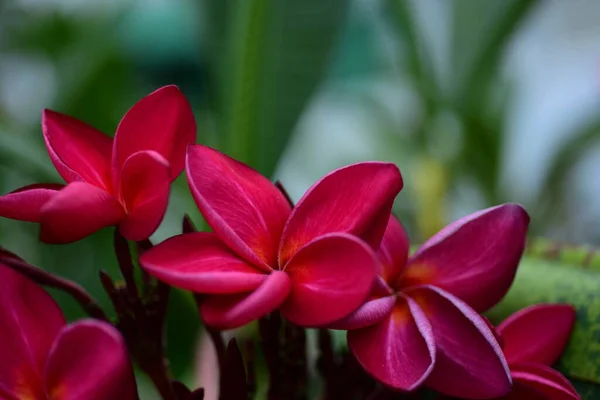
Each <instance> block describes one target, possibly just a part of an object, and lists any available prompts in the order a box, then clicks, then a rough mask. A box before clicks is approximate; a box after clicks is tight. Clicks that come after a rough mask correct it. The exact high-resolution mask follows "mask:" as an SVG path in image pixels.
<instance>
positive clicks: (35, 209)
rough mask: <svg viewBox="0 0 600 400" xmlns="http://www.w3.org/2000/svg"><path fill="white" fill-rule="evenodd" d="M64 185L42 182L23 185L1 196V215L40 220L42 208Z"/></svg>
mask: <svg viewBox="0 0 600 400" xmlns="http://www.w3.org/2000/svg"><path fill="white" fill-rule="evenodd" d="M63 187H64V185H57V184H52V183H42V184H35V185H29V186H25V187H22V188H21V189H17V190H15V191H13V192H10V193H8V194H5V195H4V196H0V216H2V217H5V218H10V219H18V220H19V221H28V222H40V210H41V208H42V206H43V205H44V204H46V203H47V202H48V201H50V199H51V198H52V197H53V196H54V195H56V194H57V193H58V191H59V190H60V189H62V188H63Z"/></svg>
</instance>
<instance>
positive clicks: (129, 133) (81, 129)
mask: <svg viewBox="0 0 600 400" xmlns="http://www.w3.org/2000/svg"><path fill="white" fill-rule="evenodd" d="M42 130H43V133H44V140H45V142H46V147H47V148H48V153H49V154H50V159H51V160H52V163H53V164H54V166H55V167H56V170H57V171H58V173H59V174H60V175H61V176H62V177H63V178H64V180H65V181H66V182H67V185H66V186H63V185H57V184H36V185H30V186H26V187H23V188H21V189H18V190H16V191H14V192H12V193H9V194H7V195H5V196H2V197H0V216H3V217H6V218H12V219H18V220H21V221H30V222H38V223H39V224H40V226H41V233H40V236H41V239H42V240H43V241H45V242H48V243H68V242H73V241H76V240H79V239H82V238H84V237H86V236H88V235H90V234H92V233H94V232H96V231H97V230H99V229H101V228H104V227H107V226H112V225H119V228H120V230H121V233H122V234H123V236H125V237H126V238H128V239H130V240H142V239H146V238H147V237H148V236H150V235H151V234H152V233H153V232H154V231H155V230H156V228H157V227H158V225H159V224H160V222H161V220H162V218H163V216H164V213H165V210H166V207H167V202H168V197H169V189H170V184H171V182H172V181H173V180H174V179H175V178H176V177H177V176H178V175H179V174H180V173H181V171H182V170H183V166H184V158H185V149H186V147H187V146H188V145H189V144H190V143H193V142H194V141H195V137H196V124H195V121H194V115H193V114H192V111H191V108H190V106H189V104H188V102H187V100H186V99H185V98H184V97H183V95H182V93H181V92H180V91H179V89H177V87H175V86H166V87H163V88H161V89H158V90H157V91H155V92H153V93H152V94H150V95H148V96H146V97H145V98H143V99H142V100H141V101H139V102H138V103H137V104H136V105H135V106H133V108H131V109H130V110H129V111H128V112H127V114H125V116H124V117H123V119H122V120H121V122H120V123H119V126H118V128H117V131H116V133H115V138H114V140H113V139H111V138H110V137H109V136H106V135H105V134H103V133H102V132H100V131H98V130H96V129H95V128H93V127H91V126H89V125H87V124H85V123H83V122H81V121H78V120H76V119H75V118H72V117H69V116H67V115H63V114H59V113H57V112H54V111H50V110H44V112H43V115H42Z"/></svg>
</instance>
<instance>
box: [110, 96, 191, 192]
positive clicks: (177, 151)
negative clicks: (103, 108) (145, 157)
mask: <svg viewBox="0 0 600 400" xmlns="http://www.w3.org/2000/svg"><path fill="white" fill-rule="evenodd" d="M195 141H196V121H195V120H194V114H193V112H192V109H191V107H190V105H189V103H188V101H187V100H186V99H185V97H184V96H183V94H182V93H181V91H180V90H179V89H178V88H177V87H176V86H173V85H170V86H165V87H162V88H160V89H158V90H156V91H154V92H152V93H150V94H149V95H148V96H146V97H144V98H143V99H141V100H140V101H138V102H137V103H136V104H135V105H134V106H133V107H132V108H131V109H130V110H129V111H127V114H125V116H124V117H123V119H122V120H121V122H120V123H119V126H118V128H117V132H116V133H115V140H114V144H113V155H112V157H113V159H112V163H113V171H112V174H113V175H112V176H113V178H114V180H115V182H113V183H114V184H116V183H117V180H118V179H120V176H121V170H122V168H123V165H125V162H126V161H127V159H128V158H129V157H130V156H132V155H133V154H135V153H137V152H139V151H146V150H152V151H156V152H157V153H159V154H160V155H161V156H163V157H164V158H165V159H166V160H167V162H168V163H169V165H170V167H171V171H170V176H171V178H173V179H175V178H177V176H178V175H179V174H180V173H181V171H182V170H183V167H184V165H185V150H186V148H187V146H188V145H190V144H192V143H194V142H195ZM117 186H118V185H117Z"/></svg>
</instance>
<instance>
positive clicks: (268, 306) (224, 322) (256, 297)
mask: <svg viewBox="0 0 600 400" xmlns="http://www.w3.org/2000/svg"><path fill="white" fill-rule="evenodd" d="M291 286H292V283H291V281H290V278H289V277H288V276H287V274H286V273H285V272H282V271H273V272H271V274H270V275H268V277H267V279H265V281H264V282H263V283H262V285H260V286H259V287H258V288H257V289H255V290H254V291H252V292H250V293H247V294H246V293H244V294H236V295H212V296H209V297H207V298H206V299H205V300H204V301H203V302H202V303H201V304H200V314H201V315H202V318H203V319H204V322H205V323H207V324H208V325H210V326H213V327H215V328H218V329H221V330H225V329H233V328H238V327H240V326H242V325H246V324H248V323H250V322H252V321H254V320H256V319H258V318H261V317H264V316H265V315H267V314H268V313H270V312H272V311H274V310H275V309H277V308H278V307H279V306H280V305H281V303H282V302H283V301H284V300H285V298H286V297H287V295H288V294H289V293H290V288H291Z"/></svg>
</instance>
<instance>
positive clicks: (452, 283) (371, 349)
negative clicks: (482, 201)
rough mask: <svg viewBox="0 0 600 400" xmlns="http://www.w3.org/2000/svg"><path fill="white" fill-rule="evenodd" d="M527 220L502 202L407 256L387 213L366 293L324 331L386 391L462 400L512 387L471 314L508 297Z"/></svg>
mask: <svg viewBox="0 0 600 400" xmlns="http://www.w3.org/2000/svg"><path fill="white" fill-rule="evenodd" d="M528 223H529V217H528V215H527V213H526V212H525V210H523V208H522V207H520V206H518V205H515V204H505V205H501V206H498V207H494V208H489V209H486V210H482V211H479V212H477V213H475V214H472V215H470V216H467V217H465V218H462V219H460V220H458V221H456V222H454V223H452V224H450V225H449V226H447V227H446V228H444V229H443V230H442V231H440V232H439V233H438V234H436V235H435V236H433V237H432V238H431V239H429V240H428V241H427V242H426V243H425V244H424V245H423V246H421V248H420V249H419V250H417V252H416V253H415V254H414V255H413V256H412V257H410V259H409V257H408V252H409V242H408V238H407V235H406V233H405V231H404V229H403V227H402V225H401V224H400V223H399V222H398V221H397V220H396V219H395V218H394V217H391V218H390V220H389V224H388V226H387V230H386V232H385V236H384V238H383V241H382V242H381V247H380V249H379V256H380V259H381V261H382V267H381V271H380V274H379V279H378V281H377V283H376V285H375V288H374V290H373V292H372V297H371V299H370V300H369V301H367V302H366V303H365V304H364V305H363V306H362V307H360V308H359V309H358V310H356V311H355V312H354V313H353V314H351V315H350V316H348V317H346V318H344V319H343V320H342V321H338V322H337V323H334V324H333V325H332V327H333V328H338V329H348V346H349V348H350V349H351V351H352V352H353V353H354V355H355V356H356V358H357V359H358V361H359V362H360V364H361V365H362V366H363V367H364V368H365V370H366V371H368V372H369V373H370V374H371V375H373V376H374V377H375V378H377V379H378V380H379V381H381V382H383V383H384V384H385V385H387V386H390V387H392V388H395V389H398V390H404V391H410V390H414V389H416V388H417V387H419V386H420V385H422V384H425V385H427V386H429V387H431V388H433V389H435V390H437V391H439V392H441V393H444V394H447V395H450V396H457V397H461V398H473V399H483V398H493V397H498V396H502V395H504V394H506V393H507V392H508V391H509V390H510V386H511V378H510V373H509V370H508V365H507V363H506V360H505V359H504V356H503V354H502V350H501V349H500V347H499V345H498V342H497V341H496V339H495V338H494V334H493V332H492V331H491V329H490V327H489V326H488V325H487V323H486V321H485V320H484V319H483V318H482V317H481V316H480V315H479V314H478V312H481V311H484V310H486V309H488V308H490V307H491V306H493V305H494V304H496V303H497V302H498V301H499V300H500V299H501V298H502V297H503V296H504V294H505V293H506V291H507V290H508V288H509V286H510V284H511V283H512V280H513V278H514V275H515V271H516V268H517V265H518V262H519V259H520V257H521V254H522V252H523V248H524V245H525V235H526V231H527V225H528Z"/></svg>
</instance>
